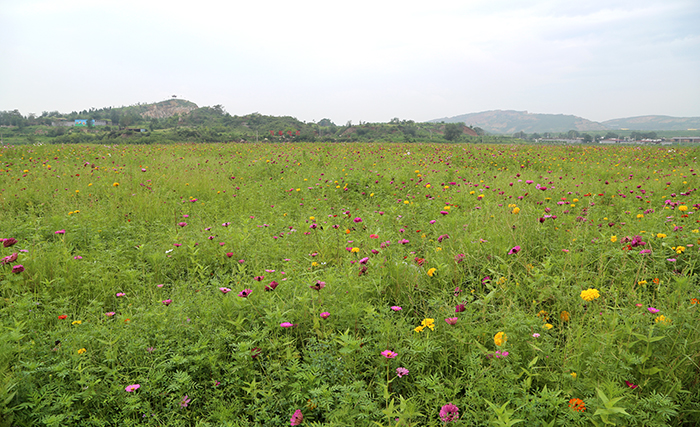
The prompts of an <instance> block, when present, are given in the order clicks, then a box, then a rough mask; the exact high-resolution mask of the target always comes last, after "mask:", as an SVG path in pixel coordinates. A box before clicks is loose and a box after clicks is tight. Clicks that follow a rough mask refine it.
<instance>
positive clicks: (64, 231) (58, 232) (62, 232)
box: [53, 230, 66, 234]
mask: <svg viewBox="0 0 700 427" xmlns="http://www.w3.org/2000/svg"><path fill="white" fill-rule="evenodd" d="M53 234H66V230H58V231H54V232H53Z"/></svg>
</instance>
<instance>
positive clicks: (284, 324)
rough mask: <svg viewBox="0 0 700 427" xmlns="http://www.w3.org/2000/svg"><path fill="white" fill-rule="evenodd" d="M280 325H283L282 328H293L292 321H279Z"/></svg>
mask: <svg viewBox="0 0 700 427" xmlns="http://www.w3.org/2000/svg"><path fill="white" fill-rule="evenodd" d="M280 326H281V327H283V328H293V327H294V323H289V322H282V323H280Z"/></svg>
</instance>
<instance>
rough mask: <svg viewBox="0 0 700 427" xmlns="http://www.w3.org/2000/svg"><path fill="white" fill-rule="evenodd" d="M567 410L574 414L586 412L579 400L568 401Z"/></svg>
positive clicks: (584, 406) (584, 405)
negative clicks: (574, 412) (572, 411)
mask: <svg viewBox="0 0 700 427" xmlns="http://www.w3.org/2000/svg"><path fill="white" fill-rule="evenodd" d="M569 408H571V409H573V410H574V411H576V412H584V411H585V410H586V404H585V403H584V402H583V400H581V399H571V400H569Z"/></svg>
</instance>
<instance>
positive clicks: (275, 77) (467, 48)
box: [0, 0, 700, 124]
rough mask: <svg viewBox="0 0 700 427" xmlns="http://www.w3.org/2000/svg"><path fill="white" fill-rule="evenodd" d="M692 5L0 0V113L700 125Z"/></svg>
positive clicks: (510, 0) (699, 68)
mask: <svg viewBox="0 0 700 427" xmlns="http://www.w3.org/2000/svg"><path fill="white" fill-rule="evenodd" d="M699 23H700V1H698V0H687V1H685V0H663V1H647V0H587V1H577V2H573V1H569V0H564V1H554V0H535V1H526V0H517V1H516V0H505V1H499V0H484V1H481V0H475V1H471V0H463V1H443V0H433V1H411V0H402V1H383V0H373V1H366V0H355V1H352V2H350V1H344V2H340V1H328V0H326V1H309V0H299V1H289V0H287V1H266V0H257V1H256V0H249V1H245V2H242V1H239V0H232V1H225V2H224V1H213V0H199V1H191V0H190V1H180V0H169V1H153V0H139V1H135V0H118V1H116V0H114V1H113V0H97V1H95V0H90V1H83V0H61V1H58V0H0V110H14V109H19V110H20V112H21V113H22V114H24V115H27V114H29V113H36V114H41V112H42V111H53V110H58V111H61V112H71V111H74V110H75V111H80V110H83V109H89V108H90V107H95V108H101V107H108V106H114V107H119V106H125V105H131V104H136V103H138V102H141V103H148V102H156V101H162V100H165V99H169V98H170V97H171V95H177V96H178V98H183V99H187V100H190V101H193V102H195V103H196V104H197V105H199V106H206V105H208V106H211V105H216V104H221V105H223V106H224V107H225V108H226V111H228V112H229V113H231V114H237V115H244V114H248V113H252V112H259V113H261V114H270V115H290V116H294V117H296V118H298V119H300V120H304V121H307V122H310V121H319V120H321V119H322V118H324V117H328V118H330V119H331V120H333V121H334V122H336V123H337V124H344V123H345V122H347V121H348V120H352V121H353V122H354V123H357V122H358V121H365V122H387V121H389V120H391V119H392V118H393V117H399V118H401V119H411V120H416V121H427V120H430V119H435V118H440V117H451V116H456V115H460V114H466V113H472V112H479V111H485V110H495V109H501V110H527V111H529V112H532V113H555V114H559V113H561V114H574V115H577V116H582V117H585V118H587V119H590V120H596V121H603V120H608V119H613V118H620V117H630V116H638V115H647V114H664V115H672V116H683V117H687V116H700V25H698V24H699Z"/></svg>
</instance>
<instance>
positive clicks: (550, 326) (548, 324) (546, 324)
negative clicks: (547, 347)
mask: <svg viewBox="0 0 700 427" xmlns="http://www.w3.org/2000/svg"><path fill="white" fill-rule="evenodd" d="M544 327H545V328H547V330H550V329H552V328H553V327H554V325H552V324H551V323H545V324H544Z"/></svg>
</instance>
